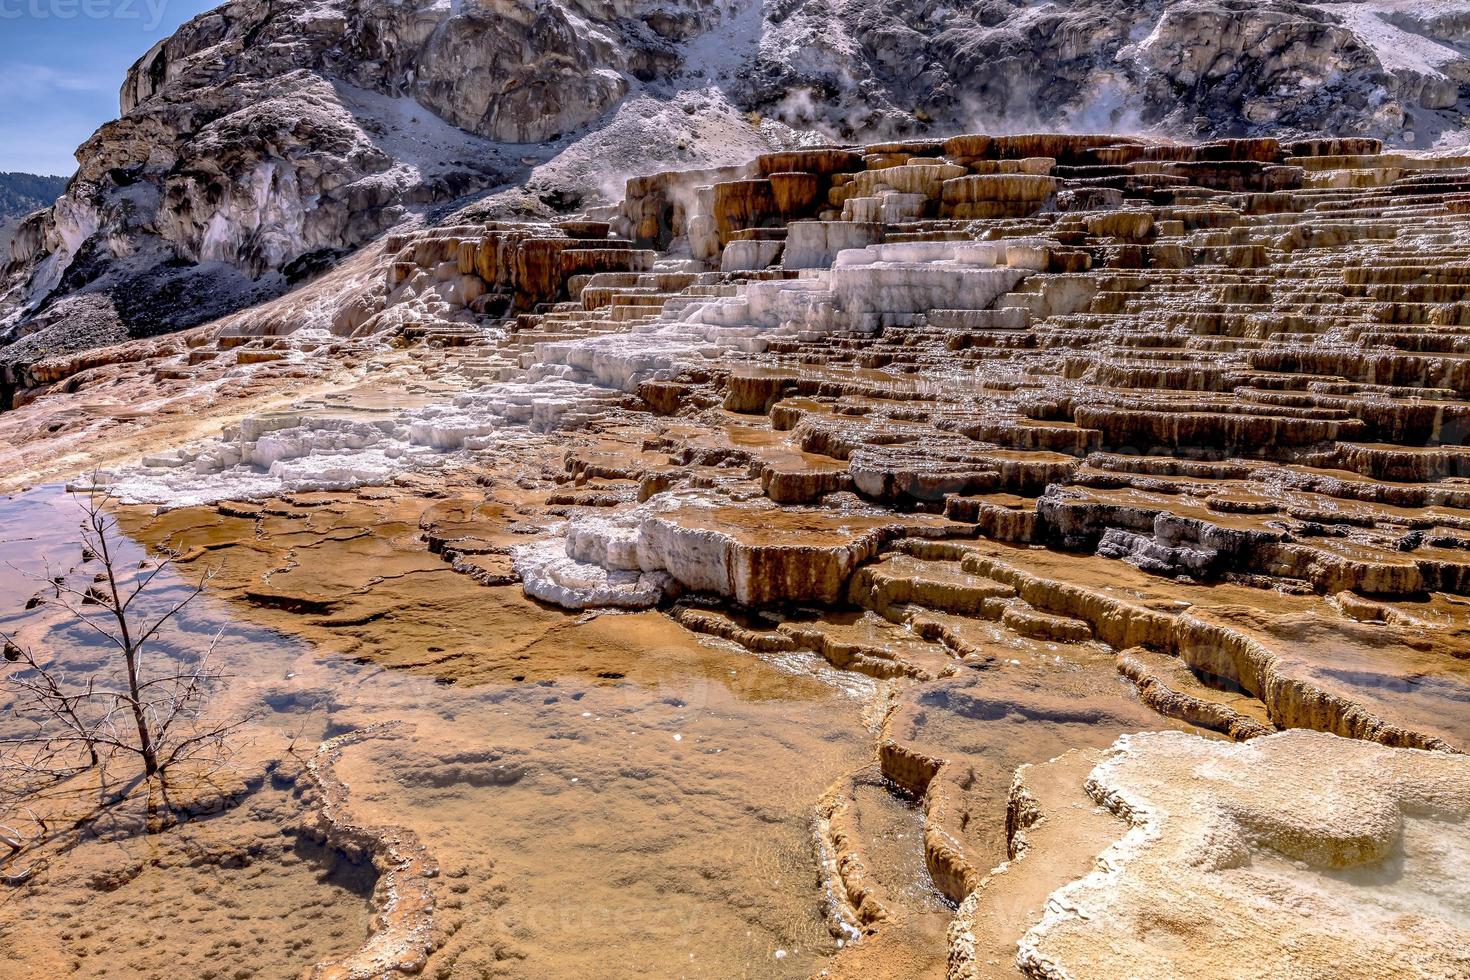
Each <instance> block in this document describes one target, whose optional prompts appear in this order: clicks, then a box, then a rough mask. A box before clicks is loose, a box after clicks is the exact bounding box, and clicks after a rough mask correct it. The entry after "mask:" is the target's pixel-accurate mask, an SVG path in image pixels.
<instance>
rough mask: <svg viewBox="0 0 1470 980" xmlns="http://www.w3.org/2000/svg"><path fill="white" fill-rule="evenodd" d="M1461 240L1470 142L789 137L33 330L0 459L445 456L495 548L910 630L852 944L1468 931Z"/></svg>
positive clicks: (1168, 965) (262, 594) (119, 477)
mask: <svg viewBox="0 0 1470 980" xmlns="http://www.w3.org/2000/svg"><path fill="white" fill-rule="evenodd" d="M1467 284H1470V157H1465V158H1461V157H1449V156H1444V155H1415V154H1412V153H1406V152H1385V151H1384V150H1383V147H1382V146H1381V145H1380V143H1379V142H1378V141H1377V140H1374V139H1367V138H1354V139H1306V140H1299V141H1295V142H1278V141H1277V140H1276V139H1269V138H1252V139H1227V140H1218V141H1214V142H1206V143H1200V144H1186V143H1175V142H1164V141H1157V140H1149V139H1141V138H1139V139H1135V138H1125V137H1118V136H1077V135H1025V136H995V137H991V136H985V135H966V136H956V137H954V138H950V139H945V140H918V141H911V142H894V143H885V144H880V145H869V146H849V147H827V148H817V149H807V150H800V151H789V152H780V153H773V154H768V155H764V156H760V157H759V158H758V159H755V160H753V161H751V162H750V163H749V164H748V165H745V166H737V167H728V168H722V169H717V170H704V171H697V172H670V173H660V174H655V175H651V176H642V177H636V178H634V179H632V180H630V181H629V182H628V184H627V192H626V197H625V198H624V199H623V200H622V202H621V203H620V204H618V205H616V206H612V207H607V208H598V209H592V210H589V211H588V212H586V213H585V214H582V215H580V216H579V217H578V218H577V219H575V220H569V221H562V222H559V223H552V222H545V223H492V224H477V225H465V226H458V227H437V228H418V229H411V230H408V231H400V232H395V233H393V234H390V235H388V236H387V237H386V238H384V239H382V240H381V241H380V243H379V244H377V245H374V246H370V247H369V248H368V249H367V250H365V251H363V252H361V253H359V254H358V255H356V256H355V257H353V258H351V259H349V260H347V261H346V262H345V263H343V264H342V265H341V266H340V267H339V268H338V269H337V270H336V271H334V272H332V273H330V274H328V275H327V276H326V277H324V278H322V279H320V280H318V281H317V282H315V283H313V284H312V285H310V286H308V287H305V288H304V289H302V290H298V291H297V292H296V293H292V294H288V295H287V296H285V297H283V298H281V299H278V300H275V301H272V302H270V303H267V304H264V305H262V306H259V307H256V308H254V309H252V310H248V311H245V312H243V313H239V314H236V315H234V316H231V317H229V318H227V319H225V320H223V321H220V322H218V323H215V324H212V325H209V326H207V327H203V328H197V329H195V330H192V331H189V332H186V333H183V334H178V335H173V336H170V337H165V338H160V339H157V340H152V341H141V342H137V343H134V344H131V345H127V346H124V347H120V348H119V347H113V348H107V349H103V350H100V351H89V352H86V353H85V354H82V355H77V356H75V357H68V358H59V359H55V360H52V361H42V362H39V363H37V364H36V365H34V366H33V367H32V368H31V377H30V381H31V385H30V387H28V388H26V389H25V390H22V391H19V392H17V394H16V399H15V400H16V403H17V405H18V407H17V408H16V409H15V410H14V411H12V412H9V413H6V414H5V415H4V416H0V434H3V436H4V437H5V439H7V440H9V442H10V446H11V447H10V448H9V449H6V450H4V457H5V459H6V465H5V466H4V469H5V472H6V473H8V474H10V475H11V476H10V478H11V479H12V480H15V481H26V480H30V481H34V480H39V479H43V478H47V477H55V476H67V475H71V476H74V475H75V471H76V469H77V460H79V459H81V458H83V457H84V455H86V454H91V457H90V458H98V457H99V456H100V457H101V458H103V459H104V460H105V461H106V462H105V465H106V467H107V469H106V472H101V473H98V474H96V476H95V479H97V480H98V481H100V482H102V483H104V484H106V485H107V486H109V487H110V488H112V490H113V491H114V492H115V493H117V494H119V495H120V496H121V497H122V498H124V499H126V500H129V501H132V502H138V503H145V504H154V505H166V507H168V508H179V507H183V508H186V509H188V510H189V512H190V513H193V514H196V515H197V514H218V515H224V516H226V517H231V518H239V517H241V516H244V517H246V518H249V519H251V520H254V521H264V520H267V519H268V518H269V519H271V520H277V521H278V523H279V522H280V521H281V520H284V517H283V515H284V516H285V517H289V516H291V515H294V514H298V513H306V512H308V511H310V510H312V508H313V507H315V506H316V505H317V504H318V503H319V502H320V501H321V500H322V499H332V500H337V501H344V500H345V501H351V502H352V503H351V504H350V507H352V508H356V509H357V510H356V511H355V512H354V515H355V516H353V517H352V520H353V521H355V522H357V526H362V525H363V524H364V523H365V522H367V521H370V520H371V518H370V517H364V516H363V513H371V512H372V510H373V508H375V507H378V508H382V507H386V506H388V505H387V504H386V503H384V502H385V501H390V500H397V501H400V504H399V505H402V504H401V502H402V501H417V503H414V504H412V505H411V507H410V509H411V510H412V512H413V513H414V514H416V515H417V521H418V523H417V529H418V534H417V538H416V539H415V540H416V541H417V542H418V543H417V544H414V545H413V547H419V548H423V549H426V550H427V551H428V552H431V553H433V554H435V555H437V556H438V557H439V558H442V559H443V561H445V562H448V563H449V564H450V566H451V567H452V568H453V569H454V570H456V571H458V572H461V573H463V575H464V576H465V577H466V578H467V579H468V580H470V582H471V583H472V584H474V583H477V585H476V587H479V588H483V589H487V590H488V589H500V590H502V591H503V590H504V589H505V588H506V587H508V586H511V587H513V586H516V585H519V587H521V588H523V589H524V593H525V595H526V596H529V597H533V598H535V599H537V600H540V601H542V602H544V603H550V604H554V605H556V606H560V607H565V608H567V609H568V610H597V609H605V608H609V607H618V608H621V609H625V610H635V609H644V610H658V611H659V612H658V613H657V614H658V615H662V616H666V617H669V618H671V619H672V620H673V621H674V622H675V623H676V624H678V627H679V628H682V629H685V630H688V631H692V632H694V633H697V634H703V635H707V636H710V637H715V638H719V640H720V641H722V642H724V643H727V644H734V645H736V647H738V648H740V649H743V650H747V651H750V652H751V653H753V654H759V655H762V656H768V655H773V654H784V653H791V652H797V651H806V652H808V653H809V654H815V655H816V656H818V657H820V658H823V659H825V660H826V661H828V662H829V663H830V664H831V665H832V666H833V667H835V668H838V669H839V670H841V671H853V672H859V673H862V674H866V675H869V676H871V677H874V678H879V679H881V680H882V682H883V683H884V684H885V685H887V687H885V690H887V691H889V692H890V693H889V696H888V700H887V701H886V702H885V703H884V704H883V706H882V710H881V711H880V712H879V715H880V717H878V719H877V720H876V721H875V724H874V732H875V740H874V753H873V761H872V762H871V764H870V765H868V766H867V767H865V768H863V769H860V770H857V771H855V772H853V773H852V774H851V775H850V776H848V777H846V778H844V779H842V780H839V781H838V783H837V784H836V785H834V786H833V787H832V788H831V789H830V790H829V791H828V793H827V794H826V795H825V796H824V797H823V798H822V799H821V800H820V801H813V803H814V804H816V806H817V813H818V819H817V821H816V823H817V826H818V828H819V833H820V835H821V837H822V842H823V852H824V853H826V854H828V855H829V856H830V860H829V861H828V862H826V863H827V864H828V874H829V875H830V876H831V884H832V891H833V893H834V894H835V895H836V907H835V908H834V909H833V910H832V921H833V930H834V935H841V936H843V937H845V938H847V939H849V940H851V939H854V938H856V941H855V942H851V941H850V942H848V943H847V945H846V948H845V949H844V950H843V951H842V952H841V953H839V954H838V956H837V957H836V958H835V959H834V960H832V961H831V964H830V968H829V975H831V976H859V975H864V976H873V975H893V976H905V975H908V976H912V975H919V974H923V973H928V974H930V975H933V974H939V975H944V974H946V973H947V975H948V977H949V978H950V980H971V978H981V977H1002V976H1017V975H1024V976H1028V977H1046V978H1060V977H1077V978H1082V977H1094V978H1096V977H1120V978H1121V977H1262V978H1264V977H1324V976H1334V977H1338V976H1343V977H1345V976H1355V977H1381V976H1420V977H1464V976H1467V975H1470V884H1467V876H1466V875H1465V873H1464V869H1465V868H1466V867H1467V862H1470V833H1467V825H1466V821H1467V819H1470V763H1467V762H1466V761H1465V756H1464V755H1463V754H1462V753H1463V752H1465V751H1466V750H1467V748H1470V618H1467V609H1470V606H1467V599H1466V597H1467V596H1470V480H1467V478H1470V445H1467V443H1470V298H1467V292H1466V290H1467ZM140 417H150V418H151V421H148V422H146V423H145V422H140ZM209 427H213V428H214V429H215V431H218V429H219V428H220V427H223V434H222V435H220V436H218V437H206V431H205V430H206V429H208V428H209ZM144 446H147V447H148V451H147V455H146V456H145V458H142V459H141V462H140V461H139V459H138V457H139V456H142V455H143V447H144ZM160 447H161V448H160ZM507 488H509V490H507ZM507 493H509V497H507ZM497 494H499V497H497ZM252 501H253V502H252ZM395 506H398V505H395ZM404 506H407V505H404ZM166 518H167V515H166V514H165V515H164V516H163V517H161V518H159V519H160V520H166ZM287 523H289V522H287ZM259 526H262V527H264V526H267V525H259ZM320 527H321V526H320V525H318V529H320ZM283 533H284V532H283ZM409 537H413V535H410V536H409ZM219 546H220V542H219V541H215V542H214V543H213V544H211V547H219ZM401 547H409V545H401ZM297 558H298V559H299V560H301V561H303V562H304V561H306V560H307V559H306V558H303V557H301V556H300V555H298V556H297ZM322 589H323V590H324V591H323V593H322V594H317V593H312V594H307V593H306V592H305V591H298V592H297V593H291V592H290V587H289V586H286V585H278V586H276V587H274V591H270V590H268V589H266V588H265V586H263V585H262V584H261V583H260V582H259V581H257V582H255V583H254V584H253V585H250V586H248V587H245V586H242V588H241V589H240V590H239V592H238V594H239V595H241V596H245V597H246V599H247V600H248V601H254V602H255V603H256V604H258V605H262V606H267V607H269V608H271V609H273V610H275V611H276V614H278V615H279V616H281V617H284V618H287V619H289V618H290V617H292V616H293V615H295V616H297V618H300V615H299V611H300V610H307V611H311V610H316V611H317V612H320V611H321V609H322V608H325V607H323V606H322V605H321V603H323V602H332V601H337V600H336V599H334V598H333V597H332V596H331V595H326V594H325V591H326V590H327V587H326V586H323V587H322ZM252 590H253V591H252ZM493 594H495V595H498V594H500V593H493ZM486 595H487V596H488V595H492V593H490V592H487V593H486ZM337 598H338V599H340V598H341V597H337ZM343 601H345V600H343ZM354 601H357V600H354ZM362 601H363V602H369V600H362ZM486 601H492V600H491V599H487V600H486ZM313 602H315V603H317V605H315V606H314V605H312V603H313ZM361 604H362V603H361V602H359V605H361ZM369 604H370V602H369ZM334 608H335V607H334ZM353 608H354V610H355V612H354V614H356V612H362V610H361V609H357V607H353ZM291 610H297V612H295V613H293V612H291ZM364 614H365V613H364ZM343 615H345V613H344V614H343ZM574 615H576V614H575V613H571V614H568V618H571V617H572V616H574ZM568 635H569V636H572V637H575V635H576V634H575V632H574V633H571V634H568ZM415 669H426V670H429V671H430V672H433V670H434V668H433V667H429V668H424V667H422V666H420V667H418V668H415ZM883 793H889V794H892V793H898V794H902V795H903V796H904V797H905V798H911V799H912V800H914V801H916V805H917V807H918V808H919V811H920V813H921V814H922V839H923V854H924V863H925V865H926V870H927V874H928V876H929V877H930V878H931V879H932V882H933V885H934V887H935V888H936V889H937V891H938V892H939V893H940V895H941V896H942V898H943V900H944V902H943V903H941V905H940V908H941V909H942V910H943V911H942V912H941V914H940V919H941V920H942V921H941V926H940V927H939V929H938V931H937V932H936V930H935V929H934V928H932V921H933V919H934V911H933V909H932V908H919V907H917V905H916V903H915V901H914V900H913V898H912V895H911V894H910V893H909V891H908V890H907V889H905V888H904V887H901V885H900V884H899V883H897V882H896V881H895V880H894V876H893V875H891V874H888V873H886V872H885V869H884V867H883V856H882V851H881V848H879V847H878V846H877V845H876V844H875V843H874V841H873V840H872V834H871V828H872V827H873V826H875V825H876V824H877V823H878V820H877V819H876V818H875V817H872V813H873V812H874V807H879V804H877V803H874V802H873V801H874V800H875V799H876V798H878V796H881V795H882V794H883ZM405 860H409V859H405ZM412 860H420V859H419V858H413V859H412ZM422 860H424V861H427V860H429V859H428V858H427V857H425V858H422ZM432 884H433V883H432V882H431V883H430V886H432ZM414 887H429V886H423V885H422V884H421V883H419V882H417V880H416V881H415V885H414ZM418 901H419V902H420V904H422V903H423V902H424V901H425V900H422V899H420V900H418ZM427 904H429V905H430V906H432V901H428V903H427ZM414 907H416V906H412V905H410V906H409V907H408V911H407V912H405V913H404V915H411V914H412V910H413V908H414ZM926 923H928V924H926ZM946 926H947V931H946ZM394 928H395V929H398V930H399V931H401V932H403V933H404V934H406V935H409V936H411V937H414V938H413V939H412V941H413V942H414V943H416V944H418V945H417V946H415V949H417V950H418V955H416V956H412V957H405V958H403V962H409V963H412V964H413V968H414V969H418V968H420V967H421V966H422V963H423V955H422V953H423V951H422V949H421V948H420V947H421V946H422V943H423V939H422V936H423V931H422V930H416V928H415V927H414V925H413V923H403V924H398V925H395V926H394ZM430 945H431V946H432V944H430ZM391 959H392V958H391V957H389V960H391ZM429 962H430V964H431V965H432V963H433V954H432V952H430V954H429ZM914 964H919V965H917V966H916V965H914ZM431 968H432V967H431Z"/></svg>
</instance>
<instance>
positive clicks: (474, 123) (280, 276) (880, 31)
mask: <svg viewBox="0 0 1470 980" xmlns="http://www.w3.org/2000/svg"><path fill="white" fill-rule="evenodd" d="M1466 10H1467V7H1466V5H1465V4H1463V3H1455V2H1448V0H1435V2H1430V3H1407V2H1402V0H1375V2H1371V3H1370V2H1361V3H1359V2H1342V3H1298V2H1291V0H1272V2H1270V3H1247V2H1243V0H1155V2H1149V3H1140V4H1123V5H1119V4H1116V3H1111V2H1101V0H1092V2H1076V3H1067V4H1052V3H1047V4H1029V3H1021V2H1018V0H985V2H982V3H973V4H959V5H936V4H931V3H919V2H910V0H902V2H899V3H875V2H872V0H783V2H771V3H760V2H757V0H730V2H722V0H673V2H668V0H660V2H652V0H629V2H626V3H619V4H614V5H611V6H608V5H598V4H590V3H584V2H578V0H547V2H535V3H532V2H474V3H466V4H444V3H437V2H436V3H429V2H422V0H414V2H409V3H402V4H398V3H395V4H380V3H366V2H360V0H322V2H317V3H310V4H308V3H302V2H290V3H266V2H261V0H234V2H231V3H227V4H225V5H223V6H221V7H220V8H218V9H217V10H215V11H212V12H210V13H207V14H204V15H201V16H200V17H198V18H196V19H194V20H193V21H191V22H189V23H188V24H186V25H185V26H184V27H182V28H181V29H180V30H179V31H178V32H177V33H176V34H175V35H174V36H173V37H171V38H169V39H167V40H166V41H163V42H160V43H159V44H158V45H156V46H155V47H154V48H153V49H152V50H150V51H148V52H146V53H145V54H144V55H143V56H142V58H140V59H139V61H138V62H137V64H136V65H134V67H133V68H132V70H131V71H130V72H129V73H128V76H127V78H126V79H125V80H124V82H123V85H122V88H121V98H120V111H121V115H120V117H119V118H118V119H117V120H116V121H114V122H110V123H108V124H106V125H105V126H103V127H102V128H101V129H99V130H98V131H97V133H96V134H95V135H94V136H93V137H92V138H91V139H90V140H88V141H87V142H86V143H85V144H84V145H83V146H82V147H80V148H79V150H78V151H77V159H78V164H79V167H78V171H77V174H76V176H75V178H74V179H73V181H72V182H71V184H70V185H69V186H68V188H67V191H66V193H65V195H64V196H63V197H62V199H61V200H60V201H59V202H58V203H57V204H56V205H55V206H54V207H51V208H48V209H46V210H44V211H41V212H37V213H36V214H35V215H32V216H31V217H30V218H28V219H26V220H25V221H24V222H23V223H22V224H21V226H20V227H19V228H18V229H17V232H16V234H15V236H14V241H13V243H12V245H11V246H10V248H9V250H8V254H7V255H5V256H0V262H3V264H4V277H3V281H0V330H3V331H4V333H3V336H4V337H5V338H6V339H7V340H9V341H12V343H11V344H10V345H9V347H8V349H6V350H5V351H4V352H3V354H0V369H3V375H4V377H3V380H4V383H5V384H6V385H7V386H8V387H17V386H20V387H25V386H28V385H30V384H31V383H33V381H34V380H35V379H34V378H32V377H30V376H29V375H28V374H27V371H28V369H29V367H30V365H32V364H34V363H36V362H37V361H41V360H45V359H46V358H48V357H53V356H64V355H68V354H74V353H77V352H79V351H82V350H86V349H90V348H92V347H96V346H99V345H104V344H107V343H113V342H117V341H120V340H124V339H127V338H137V337H141V336H147V335H151V334H156V333H159V332H165V331H171V330H177V329H180V328H184V327H189V326H192V325H194V324H197V323H201V322H205V321H208V320H210V319H213V318H215V317H218V316H221V315H224V314H226V313H228V312H231V311H233V310H236V309H240V308H243V307H245V306H248V305H250V304H252V303H256V302H259V301H261V300H262V299H265V298H269V297H271V296H274V295H278V294H280V293H281V292H283V291H285V290H286V289H287V288H289V287H290V286H292V285H295V284H297V283H299V282H301V281H303V280H304V279H306V278H308V277H310V276H311V275H313V274H314V273H315V272H317V271H319V270H320V269H321V268H322V267H324V266H326V265H329V264H330V263H331V262H332V261H334V260H335V259H336V258H337V257H338V256H339V255H340V254H341V253H342V252H343V251H345V250H351V249H354V248H357V247H359V246H361V245H363V244H364V243H366V242H368V241H370V240H372V239H374V238H375V237H376V236H378V235H379V234H381V233H382V232H384V231H385V230H387V229H389V228H392V227H394V226H396V225H398V224H399V223H400V222H401V221H403V220H405V218H407V217H408V216H409V215H410V214H412V213H419V212H422V211H424V210H425V209H429V208H432V207H434V206H436V205H441V204H447V202H450V201H454V200H462V199H463V198H465V197H466V196H468V195H475V194H483V193H484V192H486V191H488V190H490V189H493V188H501V193H499V194H497V195H496V196H495V197H493V198H492V200H491V202H490V203H487V204H484V205H482V206H481V210H480V212H479V213H478V215H477V218H476V220H480V218H482V217H483V216H484V214H485V213H486V212H491V213H499V214H502V215H503V214H505V213H510V212H514V211H516V210H520V211H526V210H530V211H538V210H539V211H548V210H550V209H565V208H567V207H574V206H576V205H577V204H579V203H590V202H591V201H592V199H593V198H597V197H607V196H610V195H615V194H616V192H617V190H618V189H619V187H620V184H621V181H622V177H624V176H626V175H627V174H630V173H641V172H647V171H651V170H657V169H661V168H667V167H676V166H677V167H682V168H690V167H699V166H712V165H715V166H723V165H729V164H736V163H739V162H742V161H743V160H744V159H747V158H748V157H750V156H752V155H754V154H756V153H759V152H762V151H764V150H771V149H778V148H783V147H791V146H800V145H809V144H811V143H813V142H814V141H815V142H821V141H831V140H838V141H850V140H854V139H860V138H862V139H877V138H909V137H915V136H924V135H927V134H932V133H949V132H956V131H962V130H964V129H969V128H986V129H989V130H992V131H1011V132H1015V131H1022V130H1025V129H1028V128H1035V127H1037V126H1038V125H1041V124H1044V127H1045V128H1067V127H1071V128H1073V129H1077V130H1084V131H1085V130H1089V129H1098V130H1102V131H1109V132H1120V131H1126V132H1134V131H1160V132H1169V133H1173V134H1189V135H1197V136H1201V137H1204V136H1241V135H1255V134H1262V133H1266V132H1267V131H1269V132H1271V133H1278V132H1289V131H1290V132H1316V131H1326V132H1342V133H1354V134H1359V135H1364V136H1370V137H1379V138H1383V139H1385V140H1387V141H1388V142H1389V143H1390V144H1392V145H1412V146H1430V145H1437V144H1440V143H1445V142H1449V143H1454V142H1457V141H1459V140H1460V139H1461V138H1462V130H1463V119H1464V116H1463V115H1462V109H1463V108H1464V100H1463V99H1462V98H1461V86H1462V84H1463V83H1464V82H1465V81H1467V79H1470V67H1467V61H1466V59H1465V57H1464V55H1463V42H1464V40H1465V26H1464V25H1465V23H1466ZM609 161H612V162H611V164H610V163H609ZM610 171H611V172H610ZM517 188H519V189H517Z"/></svg>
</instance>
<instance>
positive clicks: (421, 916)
mask: <svg viewBox="0 0 1470 980" xmlns="http://www.w3.org/2000/svg"><path fill="white" fill-rule="evenodd" d="M401 729H402V726H401V725H396V724H394V723H392V722H388V723H384V724H382V725H379V726H375V727H373V728H369V729H363V730H360V731H355V732H349V733H347V734H345V735H338V736H337V737H336V738H332V739H329V740H328V741H326V742H323V743H322V744H321V746H320V747H319V748H318V749H317V751H316V754H315V755H314V756H313V757H312V758H311V759H310V760H309V761H308V762H307V771H308V772H309V773H310V775H311V778H312V779H313V780H314V781H315V782H316V784H317V787H318V790H319V792H320V793H321V800H320V802H319V810H318V818H317V827H318V830H319V832H320V833H321V834H322V836H323V837H324V838H325V840H326V842H327V844H328V845H329V846H331V847H334V848H337V849H339V850H342V851H345V852H347V853H349V854H352V855H353V856H354V857H355V858H356V859H357V860H359V861H371V862H372V864H373V866H374V867H375V868H377V871H378V883H377V887H376V888H375V889H374V890H373V908H374V915H373V928H372V935H371V937H370V938H369V939H368V941H367V942H366V943H365V944H363V946H362V947H361V948H359V949H358V950H356V951H355V952H353V953H351V954H349V955H347V956H344V957H342V958H341V959H337V960H330V961H327V962H323V963H318V964H317V965H316V966H315V967H313V968H312V971H311V976H312V978H313V980H371V978H378V977H384V976H393V975H395V974H396V975H413V974H417V973H419V972H421V971H422V970H423V968H424V965H425V963H427V962H428V958H429V956H430V955H432V954H433V952H434V950H435V948H436V946H437V942H438V941H437V940H436V938H435V936H434V892H433V890H432V888H431V887H430V885H429V882H430V881H431V880H433V879H435V878H437V877H438V876H439V866H438V864H437V863H436V862H435V861H434V858H433V857H432V856H431V855H430V854H429V851H428V849H427V848H425V847H424V845H423V844H422V843H420V841H419V840H418V838H417V836H415V835H414V833H413V832H412V831H411V830H406V829H404V828H402V827H372V826H364V825H363V824H361V823H358V822H356V821H354V820H353V818H352V816H351V814H350V810H349V806H350V803H349V800H348V787H347V784H346V783H344V782H342V780H340V779H339V778H338V777H337V775H336V772H335V767H336V763H337V760H338V759H339V758H340V756H341V753H342V750H343V749H344V748H346V747H347V746H349V745H353V744H356V743H358V742H361V741H363V740H364V739H371V738H393V737H401V735H402V734H403V733H402V731H401Z"/></svg>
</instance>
